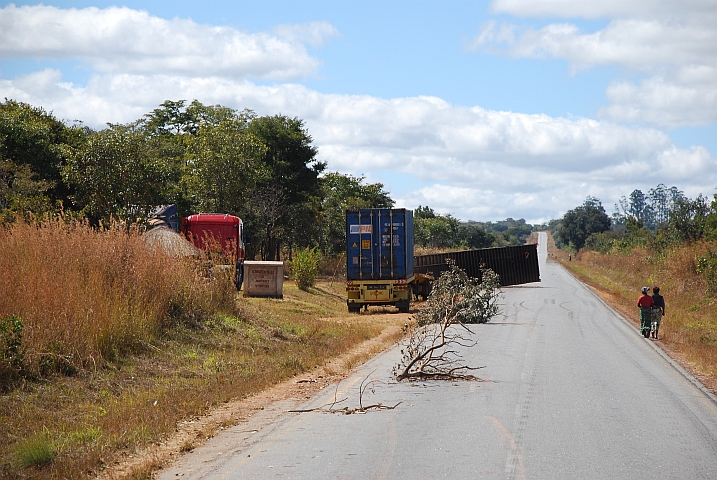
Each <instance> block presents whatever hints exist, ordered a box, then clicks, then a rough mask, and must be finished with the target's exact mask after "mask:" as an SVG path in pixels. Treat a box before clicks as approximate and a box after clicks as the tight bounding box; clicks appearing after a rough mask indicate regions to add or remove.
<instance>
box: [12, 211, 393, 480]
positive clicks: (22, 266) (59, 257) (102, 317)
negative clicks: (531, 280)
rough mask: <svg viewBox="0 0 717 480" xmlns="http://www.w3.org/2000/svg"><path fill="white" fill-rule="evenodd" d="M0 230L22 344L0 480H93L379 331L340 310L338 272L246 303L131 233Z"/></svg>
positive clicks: (53, 226) (225, 284)
mask: <svg viewBox="0 0 717 480" xmlns="http://www.w3.org/2000/svg"><path fill="white" fill-rule="evenodd" d="M0 236H1V237H2V238H0V268H1V269H2V271H3V276H2V277H0V292H2V294H1V295H2V296H1V297H0V311H2V312H4V313H5V314H12V315H16V316H17V317H19V318H21V319H22V322H23V326H24V329H23V347H24V349H25V364H24V367H23V368H24V370H23V372H22V373H23V381H22V382H21V383H20V384H16V385H13V386H12V389H11V390H10V391H9V392H6V393H4V394H0V424H1V425H2V426H3V428H2V431H1V432H0V478H90V477H93V476H95V475H96V474H97V473H98V472H100V471H101V470H102V469H103V468H105V467H106V466H108V465H112V464H113V463H115V462H116V461H117V459H118V458H124V456H126V455H127V454H132V453H134V452H136V451H138V450H139V449H142V448H144V447H146V446H148V445H150V444H154V443H157V442H161V441H163V440H165V439H166V438H168V436H170V435H171V434H172V433H173V432H174V431H175V429H176V426H177V425H178V423H179V422H181V421H182V420H184V419H187V418H194V417H197V416H199V415H202V414H204V413H206V412H207V411H209V410H210V409H211V408H213V407H214V406H216V405H219V404H222V403H223V402H227V401H230V400H232V399H237V398H243V397H246V396H248V395H251V394H253V393H255V392H258V391H260V390H262V389H264V388H266V387H268V386H270V385H273V384H276V383H278V382H280V381H282V380H284V379H287V378H290V377H291V376H293V375H296V374H298V373H300V372H304V371H307V370H309V369H312V368H314V367H315V366H317V365H322V364H324V363H325V362H326V361H327V360H328V359H330V358H332V357H335V356H337V355H339V354H341V353H343V352H346V351H348V350H349V349H350V348H351V347H353V346H355V345H356V344H358V343H360V342H362V341H363V340H366V339H369V338H373V337H375V336H377V335H378V334H379V333H380V332H381V331H382V329H384V328H386V324H385V323H381V322H372V321H370V317H371V316H370V315H359V316H351V317H347V315H346V311H345V309H346V304H345V299H344V296H343V295H344V292H343V287H344V285H343V282H333V283H328V282H320V283H319V284H317V287H316V288H312V289H309V291H307V292H304V291H300V290H298V289H297V288H296V286H295V285H294V284H293V283H292V282H287V283H285V284H284V299H283V300H276V299H247V298H243V297H239V296H238V295H237V294H236V292H235V291H233V290H232V289H233V285H232V284H231V281H230V280H229V279H216V278H215V279H209V278H206V277H205V276H204V275H203V272H202V269H201V268H199V267H197V266H196V265H195V263H194V262H192V261H187V260H181V259H174V258H171V257H167V256H161V255H156V254H151V253H149V252H148V250H147V248H146V247H145V244H144V242H143V240H142V237H141V236H140V235H139V234H138V233H137V232H130V233H127V232H125V231H121V230H109V231H104V232H98V231H95V230H93V229H91V228H89V227H88V226H86V225H77V224H74V225H67V224H65V223H64V222H61V221H55V222H50V223H47V224H45V225H42V226H30V225H16V226H14V227H12V228H10V229H6V230H3V231H2V232H0ZM367 318H368V319H369V320H367ZM132 475H133V476H134V477H135V478H140V477H142V476H143V474H142V473H141V472H133V473H132Z"/></svg>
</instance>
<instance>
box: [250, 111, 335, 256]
mask: <svg viewBox="0 0 717 480" xmlns="http://www.w3.org/2000/svg"><path fill="white" fill-rule="evenodd" d="M247 131H248V133H250V134H252V135H254V136H255V137H256V138H258V139H259V140H260V141H261V142H262V143H263V144H264V146H265V147H266V149H265V150H264V153H263V155H262V156H261V162H262V167H263V168H265V169H266V172H267V175H266V176H264V177H263V178H262V179H261V180H260V181H258V182H257V186H256V191H257V192H269V195H266V194H265V195H261V196H256V197H255V198H254V201H253V202H252V203H250V204H248V205H247V208H246V210H245V211H244V213H245V214H246V215H245V218H246V220H247V225H248V228H249V230H251V231H252V232H253V239H252V244H251V245H250V249H251V250H250V252H249V254H250V256H251V255H253V254H254V253H259V254H260V255H261V258H263V259H264V260H278V259H279V256H280V252H281V248H282V246H289V247H292V246H308V245H312V244H316V238H317V236H318V232H317V226H318V222H317V221H316V218H317V215H318V211H317V208H316V202H314V201H312V200H313V199H314V198H315V197H320V195H321V186H320V182H319V174H320V173H321V172H322V171H323V170H324V168H325V167H326V164H325V163H323V162H319V161H318V160H317V159H316V155H317V153H318V150H317V149H316V147H314V146H313V145H312V144H311V142H312V141H313V139H312V138H311V136H310V135H309V133H308V131H307V130H306V128H305V126H304V121H303V120H300V119H298V118H289V117H287V116H284V115H274V116H264V117H256V118H253V119H252V120H251V121H250V122H249V125H248V129H247ZM246 194H247V195H249V196H251V195H252V192H246ZM261 198H266V199H268V201H269V202H271V204H270V205H269V207H268V208H267V206H265V205H264V204H263V202H261V201H260V200H261ZM267 212H268V213H269V216H267Z"/></svg>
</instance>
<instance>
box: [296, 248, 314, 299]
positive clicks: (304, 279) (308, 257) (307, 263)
mask: <svg viewBox="0 0 717 480" xmlns="http://www.w3.org/2000/svg"><path fill="white" fill-rule="evenodd" d="M320 263H321V253H320V252H319V251H318V250H317V249H316V248H305V249H303V250H299V251H297V252H295V253H294V258H293V259H292V260H291V276H292V277H293V278H294V281H296V285H297V286H298V287H299V288H300V289H301V290H308V288H309V287H313V286H314V284H315V283H316V277H317V276H318V275H319V264H320Z"/></svg>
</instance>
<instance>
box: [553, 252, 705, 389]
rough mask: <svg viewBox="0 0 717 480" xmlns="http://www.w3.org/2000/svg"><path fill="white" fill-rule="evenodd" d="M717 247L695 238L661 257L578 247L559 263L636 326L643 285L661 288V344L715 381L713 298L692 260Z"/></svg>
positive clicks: (561, 257)
mask: <svg viewBox="0 0 717 480" xmlns="http://www.w3.org/2000/svg"><path fill="white" fill-rule="evenodd" d="M709 249H712V250H715V249H717V246H715V245H710V244H706V243H696V244H693V245H689V246H683V247H679V248H674V249H672V250H671V251H669V252H668V253H667V254H666V255H665V256H659V255H653V253H652V252H650V251H647V250H644V249H635V250H633V251H632V252H630V253H629V254H613V255H601V254H599V253H596V252H581V253H580V254H579V255H577V256H573V260H572V261H567V258H565V255H563V254H558V253H557V252H556V251H555V250H553V251H552V253H555V254H556V257H553V258H558V259H559V261H560V263H561V264H563V265H564V266H565V267H566V268H568V269H569V270H570V271H572V272H573V273H574V274H575V275H576V276H577V277H578V278H579V279H580V280H582V281H583V282H585V283H587V284H588V285H591V286H593V287H594V288H596V289H597V290H598V292H599V293H600V294H601V295H602V296H603V297H604V298H605V299H606V300H607V301H608V302H609V303H610V304H611V305H612V306H613V307H614V308H616V309H617V310H618V311H620V312H621V313H622V314H623V315H624V316H625V317H626V318H628V319H629V320H630V321H631V322H632V323H633V324H635V325H638V323H639V320H638V317H639V314H638V311H637V306H636V303H637V298H638V297H639V296H640V288H641V287H642V286H650V287H652V286H654V285H658V286H659V287H660V293H661V294H662V295H664V297H665V302H666V305H667V306H666V314H667V315H666V316H665V317H663V319H662V324H661V326H660V340H659V343H661V345H662V346H663V348H664V349H665V350H667V351H668V353H670V354H672V355H673V356H675V357H676V358H677V359H678V360H680V361H682V362H683V363H684V364H685V366H686V367H688V368H689V369H690V370H692V371H693V372H694V373H695V374H696V375H697V376H698V377H699V378H701V379H702V380H703V381H704V382H705V383H706V384H708V386H710V387H712V388H713V389H714V387H715V386H716V385H717V310H715V302H716V299H715V298H714V297H713V296H711V295H709V294H708V288H707V283H706V281H705V279H704V278H703V277H702V276H701V275H699V274H697V271H696V259H697V258H699V257H701V256H703V255H705V253H706V252H707V251H708V250H709Z"/></svg>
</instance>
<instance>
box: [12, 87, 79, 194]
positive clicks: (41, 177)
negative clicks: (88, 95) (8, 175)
mask: <svg viewBox="0 0 717 480" xmlns="http://www.w3.org/2000/svg"><path fill="white" fill-rule="evenodd" d="M87 133H88V130H87V129H85V128H83V127H82V126H79V125H78V126H74V127H69V126H67V125H66V124H65V123H63V122H61V121H59V120H58V119H57V118H55V117H54V116H53V115H52V114H51V113H48V112H46V111H45V110H43V109H42V108H38V107H33V106H31V105H29V104H26V103H22V102H16V101H14V100H7V99H6V100H5V101H4V102H2V103H0V159H3V160H4V161H8V162H12V163H13V164H14V165H16V166H17V167H18V168H20V169H21V170H22V168H23V167H22V166H23V165H26V166H27V167H28V168H29V172H28V173H29V175H30V177H31V178H32V179H33V181H34V182H41V183H40V184H39V185H42V190H43V195H45V196H46V198H47V199H48V200H49V203H50V205H52V206H55V205H57V204H58V203H60V204H64V206H65V207H66V208H67V207H69V206H70V204H69V201H68V196H69V195H70V193H71V191H70V190H68V188H67V186H66V185H65V184H64V183H62V174H61V172H62V167H63V165H64V163H65V150H64V148H63V147H64V146H74V147H77V146H79V145H81V144H82V142H83V141H84V137H85V135H86V134H87ZM13 168H14V167H13ZM23 171H25V170H23Z"/></svg>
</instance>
